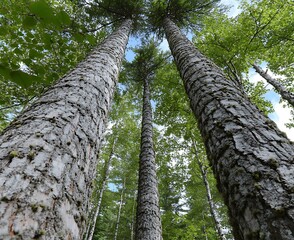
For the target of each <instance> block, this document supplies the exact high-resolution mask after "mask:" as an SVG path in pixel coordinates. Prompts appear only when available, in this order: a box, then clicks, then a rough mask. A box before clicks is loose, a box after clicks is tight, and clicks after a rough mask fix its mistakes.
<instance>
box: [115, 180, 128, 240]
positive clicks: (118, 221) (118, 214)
mask: <svg viewBox="0 0 294 240" xmlns="http://www.w3.org/2000/svg"><path fill="white" fill-rule="evenodd" d="M125 188H126V178H124V182H123V188H122V190H121V193H120V201H119V205H118V212H117V217H116V224H115V231H114V238H113V239H114V240H117V236H118V229H119V223H120V215H121V209H122V206H123V201H124V192H125Z"/></svg>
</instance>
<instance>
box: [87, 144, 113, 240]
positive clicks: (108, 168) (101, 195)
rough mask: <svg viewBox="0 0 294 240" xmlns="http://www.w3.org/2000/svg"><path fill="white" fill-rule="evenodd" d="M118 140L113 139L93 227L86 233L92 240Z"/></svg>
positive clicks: (88, 238) (89, 239) (88, 239)
mask: <svg viewBox="0 0 294 240" xmlns="http://www.w3.org/2000/svg"><path fill="white" fill-rule="evenodd" d="M116 140H117V139H114V140H113V143H112V147H111V152H110V154H109V158H108V160H107V161H106V163H105V173H104V178H103V181H102V185H101V188H100V192H99V198H98V202H97V207H96V209H95V213H94V216H93V223H92V227H91V230H90V233H89V236H87V235H86V240H92V238H93V236H94V231H95V227H96V222H97V218H98V216H99V213H100V207H101V203H102V198H103V193H104V190H105V188H106V185H107V181H108V177H109V173H110V166H111V162H112V158H113V156H114V148H115V144H116ZM90 223H91V221H90Z"/></svg>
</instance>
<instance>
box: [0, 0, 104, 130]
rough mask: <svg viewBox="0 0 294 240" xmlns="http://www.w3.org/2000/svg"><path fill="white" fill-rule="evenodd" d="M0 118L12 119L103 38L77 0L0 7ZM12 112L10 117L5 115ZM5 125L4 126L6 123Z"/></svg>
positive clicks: (6, 3)
mask: <svg viewBox="0 0 294 240" xmlns="http://www.w3.org/2000/svg"><path fill="white" fill-rule="evenodd" d="M0 20H1V21H0V22H1V23H0V28H1V31H0V32H1V34H0V55H1V57H0V85H1V87H2V86H3V88H1V89H3V91H2V92H1V102H0V109H2V108H5V111H2V110H1V111H0V118H1V119H2V120H4V121H9V120H11V119H12V117H13V116H14V115H15V113H17V112H18V111H19V110H21V109H22V108H23V107H24V106H26V105H27V104H28V103H29V101H30V100H31V99H34V97H37V96H38V95H39V94H40V93H41V92H42V91H43V90H44V89H45V88H47V87H48V86H49V85H51V84H52V82H54V81H55V80H57V79H58V78H60V77H61V76H62V75H64V74H65V73H66V72H67V71H69V70H70V69H71V68H73V67H74V66H75V65H76V64H77V63H78V62H79V61H80V60H81V59H82V58H84V56H85V55H86V53H87V52H89V51H90V49H91V48H92V47H93V46H95V45H96V44H97V43H98V42H99V41H100V40H101V39H102V38H103V37H104V32H103V31H100V32H98V31H97V32H89V31H88V29H87V27H90V26H91V25H93V24H95V23H93V22H92V23H91V22H89V17H88V16H87V15H86V14H85V11H84V8H79V6H78V5H77V3H75V2H74V1H62V2H61V1H57V2H56V1H53V0H38V1H33V0H30V1H27V0H21V1H8V0H3V1H1V3H0ZM7 114H8V115H7ZM6 124H7V122H6V123H5V122H4V123H2V125H6Z"/></svg>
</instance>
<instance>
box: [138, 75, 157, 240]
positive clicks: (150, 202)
mask: <svg viewBox="0 0 294 240" xmlns="http://www.w3.org/2000/svg"><path fill="white" fill-rule="evenodd" d="M136 239H137V240H147V239H152V240H161V239H162V236H161V219H160V210H159V193H158V188H157V177H156V166H155V152H154V149H153V130H152V108H151V103H150V90H149V82H148V80H147V79H145V80H144V94H143V111H142V131H141V152H140V164H139V184H138V199H137V221H136Z"/></svg>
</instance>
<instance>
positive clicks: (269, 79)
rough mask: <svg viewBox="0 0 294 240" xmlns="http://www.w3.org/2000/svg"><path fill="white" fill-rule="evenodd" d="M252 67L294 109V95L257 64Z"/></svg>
mask: <svg viewBox="0 0 294 240" xmlns="http://www.w3.org/2000/svg"><path fill="white" fill-rule="evenodd" d="M252 67H253V68H254V69H255V71H256V72H257V73H259V75H260V76H262V77H263V78H264V79H265V80H266V81H267V82H268V83H269V84H271V85H272V86H273V87H274V88H275V89H276V91H277V92H278V93H279V94H281V96H282V98H283V99H284V100H286V101H288V103H289V104H291V105H292V107H294V93H292V92H289V91H288V90H287V88H286V87H285V86H283V84H281V83H280V82H279V81H278V80H277V79H275V78H273V77H271V75H269V74H268V73H267V72H266V71H263V70H262V68H261V67H259V66H258V65H257V64H255V63H254V64H253V65H252Z"/></svg>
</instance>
